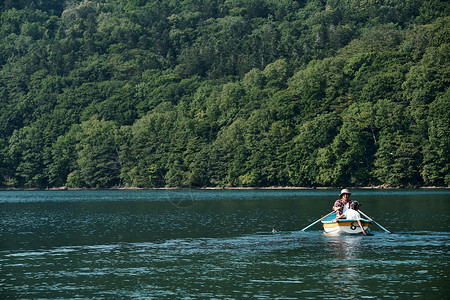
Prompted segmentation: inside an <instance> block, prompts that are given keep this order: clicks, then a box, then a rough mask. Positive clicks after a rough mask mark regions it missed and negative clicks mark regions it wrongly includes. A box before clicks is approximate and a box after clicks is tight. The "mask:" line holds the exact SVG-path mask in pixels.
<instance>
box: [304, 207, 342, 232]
mask: <svg viewBox="0 0 450 300" xmlns="http://www.w3.org/2000/svg"><path fill="white" fill-rule="evenodd" d="M334 213H335V211H334V210H333V211H332V212H330V213H329V214H327V215H325V216H323V217H322V218H320V219H319V220H317V221H315V222H313V223H311V224H309V225H308V226H306V227H305V228H303V229H302V230H301V231H305V230H306V229H308V228H309V227H311V226H313V225H315V224H316V223H317V222H320V221H322V220H323V219H325V218H326V217H328V216H329V215H331V214H334Z"/></svg>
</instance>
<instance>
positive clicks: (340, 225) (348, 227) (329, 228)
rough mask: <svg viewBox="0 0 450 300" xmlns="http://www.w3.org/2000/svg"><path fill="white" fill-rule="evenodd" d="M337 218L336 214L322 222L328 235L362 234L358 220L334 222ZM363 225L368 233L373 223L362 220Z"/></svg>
mask: <svg viewBox="0 0 450 300" xmlns="http://www.w3.org/2000/svg"><path fill="white" fill-rule="evenodd" d="M335 218H336V214H332V215H330V216H328V217H327V218H325V219H323V220H322V225H323V229H324V231H325V232H326V233H346V234H360V233H362V230H361V227H360V226H359V224H358V221H357V220H347V219H340V220H338V221H333V220H334V219H335ZM360 221H361V225H362V226H363V228H364V230H365V231H366V232H370V226H371V225H372V221H370V220H365V219H361V220H360Z"/></svg>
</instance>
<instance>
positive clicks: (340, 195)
mask: <svg viewBox="0 0 450 300" xmlns="http://www.w3.org/2000/svg"><path fill="white" fill-rule="evenodd" d="M343 194H349V195H351V194H352V193H350V192H349V191H348V190H347V189H342V190H341V193H340V194H339V197H342V195H343Z"/></svg>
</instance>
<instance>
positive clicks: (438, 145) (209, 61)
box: [0, 0, 450, 188]
mask: <svg viewBox="0 0 450 300" xmlns="http://www.w3.org/2000/svg"><path fill="white" fill-rule="evenodd" d="M0 13H1V16H0V19H1V21H0V24H1V27H0V171H1V178H0V187H3V188H8V187H9V188H12V187H15V188H17V187H37V188H47V187H60V186H68V187H87V188H108V187H127V186H128V187H148V188H150V187H227V186H257V187H264V186H308V187H320V186H363V185H365V186H371V185H386V186H400V187H402V186H403V187H407V186H409V187H412V186H432V185H434V186H448V185H450V90H449V83H450V2H448V1H437V0H364V1H362V0H328V1H327V0H303V1H302V0H298V1H295V0H184V1H181V0H127V1H125V0H83V1H81V0H72V1H61V0H3V1H0Z"/></svg>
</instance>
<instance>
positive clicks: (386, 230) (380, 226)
mask: <svg viewBox="0 0 450 300" xmlns="http://www.w3.org/2000/svg"><path fill="white" fill-rule="evenodd" d="M358 211H359V212H360V213H361V214H362V215H363V216H364V217H366V218H367V219H369V220H370V221H372V222H374V223H375V224H376V225H377V226H378V227H380V228H381V229H383V230H384V231H386V232H387V233H392V232H390V231H389V230H387V229H386V228H384V227H383V226H381V225H380V224H378V223H377V222H376V221H375V220H374V219H372V218H371V217H369V216H368V215H366V214H365V213H364V212H362V211H361V210H358Z"/></svg>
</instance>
